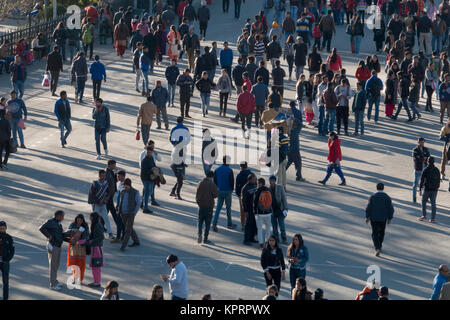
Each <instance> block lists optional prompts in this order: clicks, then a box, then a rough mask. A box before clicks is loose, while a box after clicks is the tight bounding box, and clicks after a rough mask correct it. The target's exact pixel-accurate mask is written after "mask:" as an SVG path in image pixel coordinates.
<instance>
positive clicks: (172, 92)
mask: <svg viewBox="0 0 450 320" xmlns="http://www.w3.org/2000/svg"><path fill="white" fill-rule="evenodd" d="M176 88H177V85H176V84H175V83H174V84H170V83H168V84H167V90H168V91H169V106H174V105H175V90H176Z"/></svg>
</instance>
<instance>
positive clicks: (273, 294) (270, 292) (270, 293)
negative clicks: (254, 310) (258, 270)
mask: <svg viewBox="0 0 450 320" xmlns="http://www.w3.org/2000/svg"><path fill="white" fill-rule="evenodd" d="M266 293H267V294H266V295H265V296H264V298H263V300H277V297H278V288H277V286H276V285H274V284H272V285H271V286H268V287H267V289H266Z"/></svg>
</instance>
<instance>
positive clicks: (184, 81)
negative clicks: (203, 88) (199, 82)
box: [176, 69, 194, 118]
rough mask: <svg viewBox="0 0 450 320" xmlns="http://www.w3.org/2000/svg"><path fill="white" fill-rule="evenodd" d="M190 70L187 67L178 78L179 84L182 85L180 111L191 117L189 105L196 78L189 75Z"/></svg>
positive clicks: (183, 115) (183, 114) (182, 114)
mask: <svg viewBox="0 0 450 320" xmlns="http://www.w3.org/2000/svg"><path fill="white" fill-rule="evenodd" d="M189 73H190V70H189V69H185V70H184V72H183V74H180V75H179V76H178V78H177V82H176V84H177V86H179V87H180V113H181V115H180V116H181V117H182V118H184V117H186V118H191V116H190V115H189V107H190V103H191V93H192V91H191V88H192V85H193V84H194V80H193V79H192V77H191V76H190V75H189Z"/></svg>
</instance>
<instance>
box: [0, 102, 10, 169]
mask: <svg viewBox="0 0 450 320" xmlns="http://www.w3.org/2000/svg"><path fill="white" fill-rule="evenodd" d="M5 114H6V110H5V109H0V171H1V170H8V167H7V166H6V165H7V164H8V158H9V140H10V139H11V124H10V122H9V121H8V120H7V119H6V118H5ZM3 150H4V151H5V157H3Z"/></svg>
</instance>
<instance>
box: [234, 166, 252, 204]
mask: <svg viewBox="0 0 450 320" xmlns="http://www.w3.org/2000/svg"><path fill="white" fill-rule="evenodd" d="M251 173H252V172H251V171H250V170H249V169H245V170H242V171H241V172H239V173H238V175H237V176H236V195H237V196H238V197H240V196H241V191H242V188H243V187H244V186H245V184H246V183H247V177H248V176H249V175H250V174H251Z"/></svg>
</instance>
